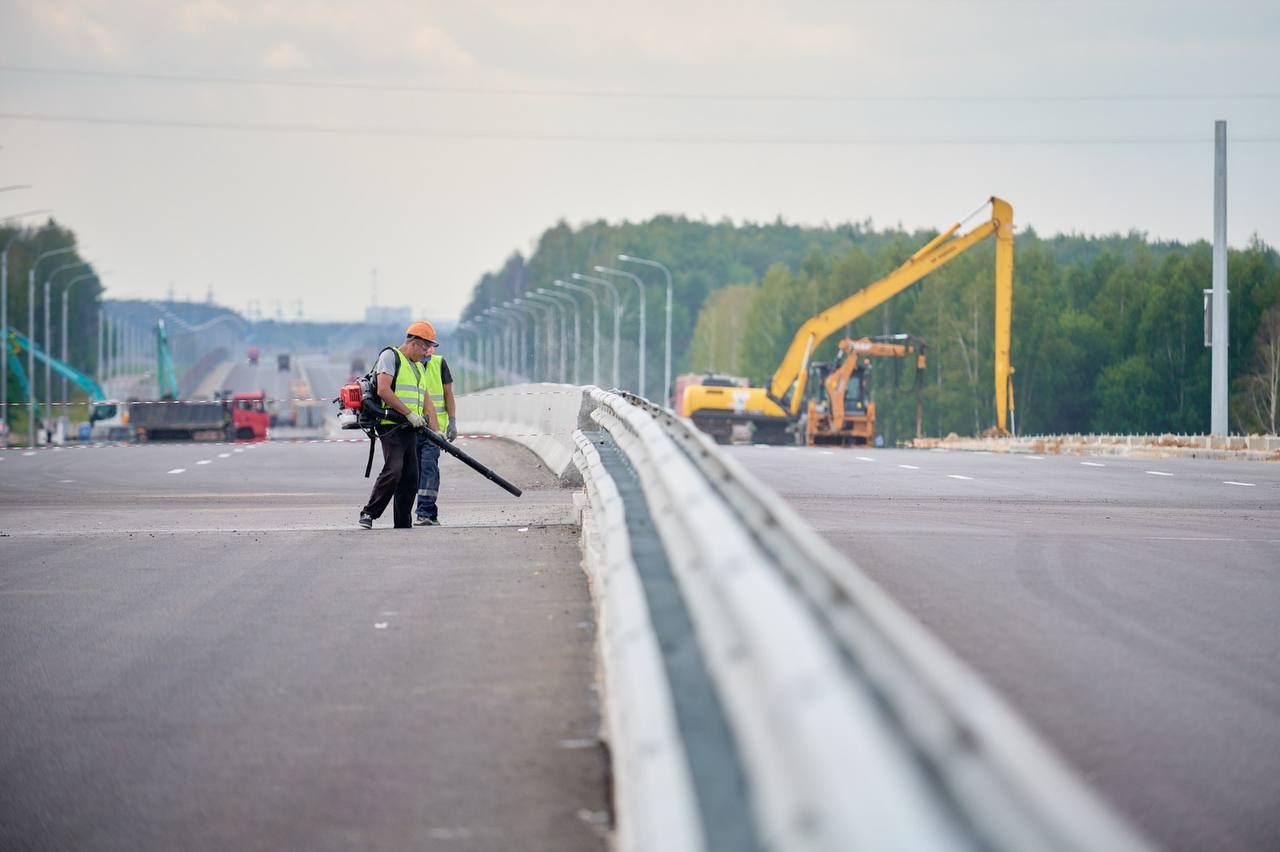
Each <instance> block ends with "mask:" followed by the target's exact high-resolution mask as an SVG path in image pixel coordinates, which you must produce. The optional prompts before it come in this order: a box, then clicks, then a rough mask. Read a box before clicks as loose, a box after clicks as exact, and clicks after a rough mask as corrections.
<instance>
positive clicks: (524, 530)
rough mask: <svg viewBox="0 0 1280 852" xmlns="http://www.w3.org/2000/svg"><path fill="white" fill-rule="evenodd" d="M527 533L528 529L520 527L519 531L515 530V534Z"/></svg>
mask: <svg viewBox="0 0 1280 852" xmlns="http://www.w3.org/2000/svg"><path fill="white" fill-rule="evenodd" d="M528 531H529V528H528V527H521V528H520V529H518V530H516V532H528Z"/></svg>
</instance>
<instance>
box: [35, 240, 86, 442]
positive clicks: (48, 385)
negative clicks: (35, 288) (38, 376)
mask: <svg viewBox="0 0 1280 852" xmlns="http://www.w3.org/2000/svg"><path fill="white" fill-rule="evenodd" d="M89 265H90V264H89V263H88V262H86V261H78V262H76V263H64V264H62V266H59V267H58V268H57V269H55V270H53V272H51V273H49V277H48V278H45V279H44V341H43V342H44V356H45V357H44V419H45V428H46V429H52V428H53V427H52V423H53V364H52V363H51V362H50V360H49V359H50V358H52V357H53V331H52V329H51V327H50V317H51V315H52V314H53V310H52V305H51V302H52V299H50V298H49V286H50V284H52V283H53V279H55V278H57V277H58V273H60V272H64V271H66V270H68V269H75V268H77V267H80V266H89ZM63 304H64V305H65V304H66V302H63ZM33 378H34V377H33ZM63 414H66V411H63Z"/></svg>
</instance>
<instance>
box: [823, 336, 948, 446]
mask: <svg viewBox="0 0 1280 852" xmlns="http://www.w3.org/2000/svg"><path fill="white" fill-rule="evenodd" d="M911 354H914V355H915V356H916V382H915V387H916V437H917V438H919V437H920V428H921V421H922V419H923V417H924V407H923V402H922V399H921V391H922V390H923V387H924V365H925V360H924V341H922V340H919V339H918V338H915V337H912V336H911V335H909V334H891V335H885V336H882V337H860V338H858V339H857V340H850V339H849V338H847V337H846V338H845V339H844V340H841V341H840V343H839V344H837V347H836V360H835V361H833V362H831V363H827V362H822V361H815V362H813V363H812V364H810V365H809V386H810V388H812V392H811V393H810V394H809V405H808V406H807V407H806V409H805V417H804V427H805V428H804V438H805V443H806V444H807V445H809V446H810V447H812V446H815V445H818V444H833V445H836V446H841V447H849V446H856V445H862V444H870V443H873V442H874V441H875V434H876V404H875V402H874V401H873V400H872V399H871V397H870V394H869V393H868V384H869V382H868V380H869V379H870V378H871V359H872V358H905V357H907V356H908V355H911Z"/></svg>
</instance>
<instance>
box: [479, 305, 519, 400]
mask: <svg viewBox="0 0 1280 852" xmlns="http://www.w3.org/2000/svg"><path fill="white" fill-rule="evenodd" d="M485 313H486V314H488V315H489V316H491V317H493V318H494V319H498V320H502V321H503V322H504V323H510V324H511V326H510V328H506V327H504V328H503V329H501V336H502V340H501V341H500V345H499V346H498V347H497V348H495V350H494V362H493V380H494V384H499V383H501V381H502V379H501V376H500V371H501V370H503V369H505V370H506V371H507V381H508V382H509V381H510V377H511V376H512V374H514V373H515V372H516V359H515V346H514V345H513V344H514V342H515V337H516V335H517V334H518V333H519V330H520V329H519V326H520V323H521V321H522V320H521V319H520V318H519V316H518V315H514V314H513V312H511V311H508V310H504V309H503V308H500V307H498V306H496V305H495V306H494V307H491V308H487V309H486V310H485Z"/></svg>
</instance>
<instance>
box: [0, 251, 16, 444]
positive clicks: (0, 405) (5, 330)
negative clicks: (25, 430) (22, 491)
mask: <svg viewBox="0 0 1280 852" xmlns="http://www.w3.org/2000/svg"><path fill="white" fill-rule="evenodd" d="M17 239H18V238H17V237H10V238H9V240H8V242H6V243H5V244H4V250H3V251H0V335H3V336H4V340H0V423H3V424H4V425H5V426H8V424H9V249H10V248H12V247H13V244H14V242H15V241H16V240H17ZM3 431H5V429H4V428H3V427H0V432H3Z"/></svg>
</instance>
